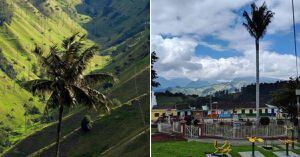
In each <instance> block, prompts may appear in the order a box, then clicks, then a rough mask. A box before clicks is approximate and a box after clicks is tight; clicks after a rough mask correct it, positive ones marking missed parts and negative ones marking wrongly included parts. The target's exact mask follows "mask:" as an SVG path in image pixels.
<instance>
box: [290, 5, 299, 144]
mask: <svg viewBox="0 0 300 157" xmlns="http://www.w3.org/2000/svg"><path fill="white" fill-rule="evenodd" d="M292 11H293V29H294V50H295V56H296V72H297V75H296V96H297V120H298V121H297V129H298V136H297V141H298V142H300V117H299V114H300V113H299V111H300V106H299V96H300V89H297V88H298V83H299V82H298V81H299V80H298V79H299V73H298V55H297V39H296V24H295V9H294V0H292Z"/></svg>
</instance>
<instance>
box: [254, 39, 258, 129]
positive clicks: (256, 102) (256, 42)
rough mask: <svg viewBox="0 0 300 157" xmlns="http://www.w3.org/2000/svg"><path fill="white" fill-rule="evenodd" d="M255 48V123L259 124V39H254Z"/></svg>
mask: <svg viewBox="0 0 300 157" xmlns="http://www.w3.org/2000/svg"><path fill="white" fill-rule="evenodd" d="M255 47H256V101H255V104H256V122H257V124H258V122H259V39H255Z"/></svg>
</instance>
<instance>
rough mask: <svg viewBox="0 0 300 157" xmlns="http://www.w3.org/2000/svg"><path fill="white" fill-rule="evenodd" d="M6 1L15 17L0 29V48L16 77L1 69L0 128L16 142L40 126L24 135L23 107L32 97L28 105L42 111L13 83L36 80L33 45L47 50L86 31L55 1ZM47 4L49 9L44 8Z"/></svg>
mask: <svg viewBox="0 0 300 157" xmlns="http://www.w3.org/2000/svg"><path fill="white" fill-rule="evenodd" d="M34 1H35V2H39V0H34ZM7 2H8V3H9V4H10V6H11V8H12V11H13V12H14V17H13V19H12V23H11V24H9V25H7V24H6V25H5V26H2V27H0V48H1V49H2V51H3V53H4V56H5V57H6V58H7V59H8V61H9V62H10V63H11V64H12V65H13V68H14V70H15V71H16V72H17V78H16V79H15V80H12V79H11V78H9V77H8V76H7V75H6V74H5V73H4V72H2V71H1V70H0V91H1V92H0V119H1V120H0V121H1V124H0V127H2V126H1V125H3V126H4V127H9V128H12V130H13V132H17V133H18V135H17V136H10V139H11V140H12V142H15V141H18V140H19V139H22V138H24V136H26V135H28V134H30V133H32V132H33V131H34V130H35V129H38V128H40V127H41V126H38V125H37V124H35V125H33V126H31V127H30V128H28V130H27V131H26V133H25V132H24V130H25V129H24V112H25V111H24V108H23V104H24V103H25V102H28V100H29V98H31V97H33V98H34V101H33V102H31V103H32V104H33V105H34V106H37V107H38V108H39V109H40V111H41V112H43V104H42V103H41V102H39V101H38V98H35V97H34V96H32V94H31V93H29V92H27V91H26V90H24V89H22V88H21V87H20V86H19V85H18V84H17V83H16V80H21V79H25V80H31V79H34V78H37V76H36V74H34V73H33V70H32V65H33V64H36V65H38V63H37V59H36V57H35V56H34V55H33V54H32V53H31V51H32V50H33V48H34V45H35V44H38V45H40V46H42V47H43V48H44V49H45V50H47V48H48V46H49V45H52V44H55V43H60V42H61V41H62V40H63V39H64V38H65V37H66V36H70V35H72V34H73V33H74V32H81V33H87V32H86V31H85V30H84V29H83V28H81V26H80V25H78V24H77V23H76V22H74V21H73V20H72V19H71V18H70V17H68V14H66V13H65V12H63V11H62V9H61V8H60V5H59V3H57V2H56V1H47V2H44V3H40V2H39V4H41V5H35V3H30V2H24V1H23V0H7ZM46 3H49V4H50V6H48V7H46V6H45V4H46ZM55 6H57V7H56V8H59V9H54V10H52V11H50V10H51V9H50V7H52V8H55ZM89 43H91V41H89ZM108 61H109V57H102V56H96V57H95V58H94V59H93V61H92V63H91V65H90V66H89V68H88V70H93V69H97V68H103V67H104V65H105V64H106V63H107V62H108ZM10 116H12V117H13V118H10ZM36 117H37V115H35V116H29V119H31V118H36ZM32 129H33V130H32Z"/></svg>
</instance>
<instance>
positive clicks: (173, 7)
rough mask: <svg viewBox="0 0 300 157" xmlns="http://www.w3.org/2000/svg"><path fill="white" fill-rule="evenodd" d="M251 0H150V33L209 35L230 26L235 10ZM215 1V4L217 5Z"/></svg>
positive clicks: (234, 16)
mask: <svg viewBox="0 0 300 157" xmlns="http://www.w3.org/2000/svg"><path fill="white" fill-rule="evenodd" d="M249 1H250V0H226V1H224V0H214V1H212V0H190V1H182V0H153V1H151V2H152V3H151V25H152V34H153V35H157V34H167V35H176V36H181V35H185V34H189V33H192V34H197V35H208V34H210V33H214V32H216V31H218V30H221V29H223V28H224V27H228V26H230V25H232V21H233V20H235V18H236V14H235V13H234V12H233V10H234V9H238V8H240V7H242V6H243V5H245V4H247V3H249ZM216 4H217V5H216Z"/></svg>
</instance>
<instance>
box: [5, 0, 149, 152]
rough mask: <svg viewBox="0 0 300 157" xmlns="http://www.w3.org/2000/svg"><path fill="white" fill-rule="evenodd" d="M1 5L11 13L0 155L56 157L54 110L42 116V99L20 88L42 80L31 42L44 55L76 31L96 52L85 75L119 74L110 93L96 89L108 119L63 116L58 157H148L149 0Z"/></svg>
mask: <svg viewBox="0 0 300 157" xmlns="http://www.w3.org/2000/svg"><path fill="white" fill-rule="evenodd" d="M0 4H1V5H3V6H5V7H7V8H8V11H9V12H12V17H10V18H11V21H10V22H4V23H3V25H2V26H0V48H1V49H0V50H1V51H0V62H1V66H0V113H1V114H0V118H1V121H0V137H1V140H0V154H1V153H3V156H7V157H13V156H51V154H53V153H54V144H55V137H56V126H57V123H56V119H57V112H56V111H55V110H53V111H50V112H49V113H48V114H44V106H45V105H44V104H45V103H46V102H45V100H46V99H47V98H45V97H43V96H41V95H37V96H34V95H32V93H30V92H29V91H27V90H26V89H25V88H24V83H25V82H26V81H29V80H32V79H35V78H44V77H47V76H46V73H45V72H44V71H43V70H42V69H43V68H41V67H40V64H39V62H38V58H37V57H36V56H35V55H34V54H33V53H32V51H33V49H34V48H35V46H36V45H39V46H41V47H42V49H43V50H45V51H48V50H49V46H51V45H55V44H57V46H60V43H61V42H62V40H64V39H65V38H66V37H69V36H71V35H73V34H74V33H80V34H87V35H88V39H89V40H88V41H87V44H88V45H92V44H96V45H98V46H100V48H101V51H100V52H99V53H98V54H97V55H96V56H95V57H94V58H93V59H92V61H91V62H90V64H89V66H88V68H87V70H86V71H85V72H84V73H86V74H88V73H90V72H92V73H95V72H108V73H111V74H113V75H114V76H116V77H117V79H118V81H117V83H115V84H113V85H110V86H109V87H108V88H107V87H105V88H104V87H103V86H102V85H95V87H96V88H97V89H98V90H102V91H105V93H106V94H107V95H108V96H109V97H110V98H111V99H112V100H113V102H114V103H115V104H116V105H115V106H114V107H113V110H112V112H111V113H110V114H106V113H104V112H102V111H94V110H87V109H85V108H83V107H76V108H70V109H69V110H68V111H66V112H65V117H64V118H63V122H62V123H63V125H62V139H63V140H62V143H61V149H62V155H64V156H120V154H122V156H133V155H137V156H148V154H149V142H148V141H149V129H148V128H149V126H148V125H145V124H149V105H150V100H149V82H150V80H149V75H150V71H149V60H150V56H149V38H150V35H149V26H148V25H149V23H148V21H149V1H130V2H127V1H110V0H104V1H101V2H99V3H98V1H95V0H94V1H93V0H82V1H81V0H55V1H52V0H26V1H24V0H0ZM0 9H1V8H0ZM2 9H3V7H2ZM93 10H97V12H96V13H95V12H93ZM133 17H134V18H133ZM0 20H1V19H0ZM108 21H110V22H108ZM135 100H137V101H138V102H139V103H136V102H137V101H135ZM85 115H91V117H92V119H93V121H94V122H93V123H94V124H93V129H92V130H91V131H90V132H88V133H83V132H82V131H81V129H80V123H81V120H82V118H83V117H84V116H85ZM95 139H99V140H95ZM136 146H138V147H136ZM75 147H76V148H75Z"/></svg>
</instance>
